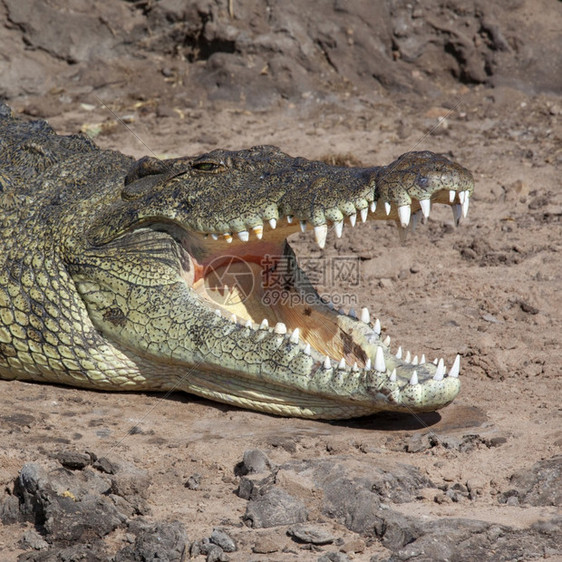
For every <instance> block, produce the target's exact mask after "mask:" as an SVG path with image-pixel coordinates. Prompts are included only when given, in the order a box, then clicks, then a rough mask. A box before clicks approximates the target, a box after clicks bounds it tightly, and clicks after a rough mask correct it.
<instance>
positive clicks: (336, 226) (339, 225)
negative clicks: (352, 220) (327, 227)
mask: <svg viewBox="0 0 562 562" xmlns="http://www.w3.org/2000/svg"><path fill="white" fill-rule="evenodd" d="M334 230H335V231H336V236H337V237H338V238H341V235H342V233H343V221H336V222H335V223H334Z"/></svg>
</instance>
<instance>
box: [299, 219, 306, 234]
mask: <svg viewBox="0 0 562 562" xmlns="http://www.w3.org/2000/svg"><path fill="white" fill-rule="evenodd" d="M299 224H300V227H301V232H305V231H306V221H299Z"/></svg>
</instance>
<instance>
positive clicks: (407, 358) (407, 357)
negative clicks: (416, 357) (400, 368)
mask: <svg viewBox="0 0 562 562" xmlns="http://www.w3.org/2000/svg"><path fill="white" fill-rule="evenodd" d="M404 361H406V363H410V362H411V361H412V356H411V355H410V352H409V351H406V357H405V358H404Z"/></svg>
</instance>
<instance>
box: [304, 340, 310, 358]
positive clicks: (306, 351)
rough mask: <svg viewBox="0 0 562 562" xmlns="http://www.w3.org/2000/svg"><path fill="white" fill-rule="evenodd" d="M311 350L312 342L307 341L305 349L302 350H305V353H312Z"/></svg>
mask: <svg viewBox="0 0 562 562" xmlns="http://www.w3.org/2000/svg"><path fill="white" fill-rule="evenodd" d="M310 351H311V350H310V344H309V343H307V344H306V345H305V346H304V349H303V350H302V352H303V353H304V354H305V355H310Z"/></svg>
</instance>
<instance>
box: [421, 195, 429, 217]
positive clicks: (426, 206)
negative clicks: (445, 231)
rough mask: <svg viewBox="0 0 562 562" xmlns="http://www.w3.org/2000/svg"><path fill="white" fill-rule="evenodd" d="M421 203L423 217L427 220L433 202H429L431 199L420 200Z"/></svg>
mask: <svg viewBox="0 0 562 562" xmlns="http://www.w3.org/2000/svg"><path fill="white" fill-rule="evenodd" d="M419 203H420V207H421V211H422V213H423V216H424V217H425V218H427V217H429V211H430V209H431V202H430V201H429V199H420V201H419Z"/></svg>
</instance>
